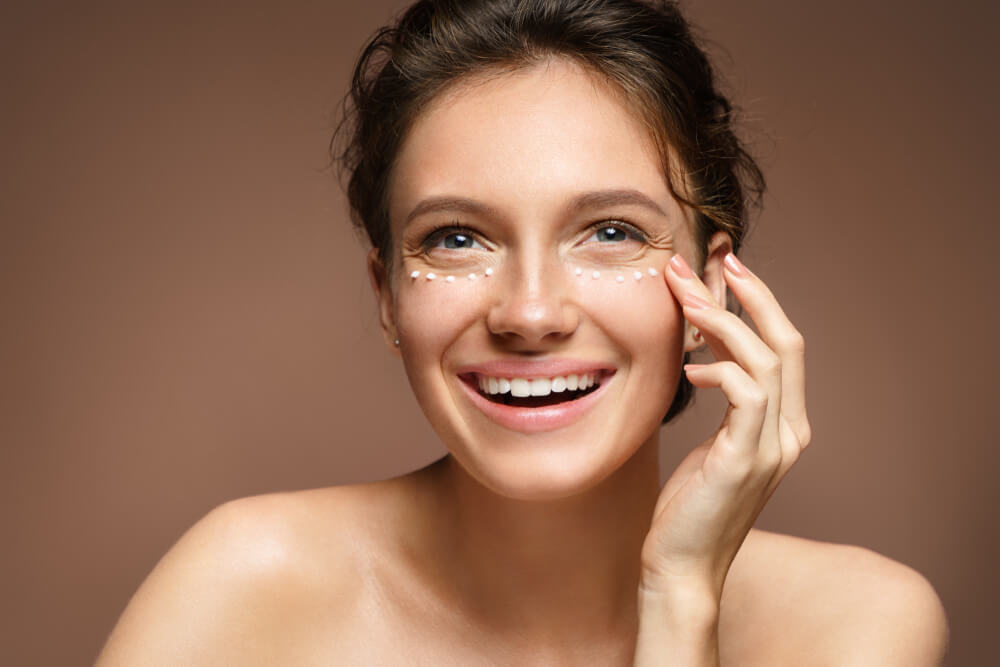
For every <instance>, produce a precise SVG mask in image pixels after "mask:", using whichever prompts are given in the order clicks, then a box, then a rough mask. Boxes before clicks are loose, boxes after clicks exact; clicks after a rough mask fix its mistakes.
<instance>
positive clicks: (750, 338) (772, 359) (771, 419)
mask: <svg viewBox="0 0 1000 667" xmlns="http://www.w3.org/2000/svg"><path fill="white" fill-rule="evenodd" d="M683 306H684V317H685V318H687V320H688V321H689V322H691V323H692V324H694V325H695V326H697V327H698V328H699V329H700V330H701V333H702V335H703V336H704V337H705V341H706V342H707V343H708V347H709V349H710V350H711V351H712V353H713V354H715V356H716V358H717V359H719V360H731V361H735V362H736V363H737V364H739V365H740V366H742V367H743V368H745V369H746V370H747V372H748V373H749V374H750V376H751V377H752V378H753V379H754V380H755V381H756V382H757V383H758V384H760V386H762V387H763V388H764V390H765V391H766V392H767V397H768V406H767V415H766V416H767V424H766V426H765V431H764V432H765V433H768V434H771V435H773V436H774V439H775V440H776V439H777V436H778V417H779V416H780V414H781V391H782V387H781V374H782V370H781V358H780V357H778V355H777V354H775V352H774V351H773V350H772V349H771V348H770V347H768V346H767V344H766V343H764V341H762V340H761V339H760V337H759V336H757V334H756V333H755V332H754V330H753V329H751V328H750V326H749V325H748V324H747V323H746V322H744V321H743V320H741V319H740V318H739V317H737V316H736V315H734V314H733V313H730V312H729V311H728V310H725V309H724V308H720V307H719V306H713V305H712V304H709V303H708V302H706V301H702V300H701V299H699V298H698V297H696V296H695V295H694V294H693V293H688V294H687V295H685V297H684V301H683Z"/></svg>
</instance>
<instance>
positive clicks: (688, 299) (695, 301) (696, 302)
mask: <svg viewBox="0 0 1000 667" xmlns="http://www.w3.org/2000/svg"><path fill="white" fill-rule="evenodd" d="M684 305H685V306H690V307H691V308H698V309H702V308H711V307H712V304H710V303H709V302H708V301H705V300H704V299H702V298H699V297H696V296H695V295H694V294H691V293H690V292H688V293H687V294H685V295H684Z"/></svg>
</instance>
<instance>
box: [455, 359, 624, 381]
mask: <svg viewBox="0 0 1000 667" xmlns="http://www.w3.org/2000/svg"><path fill="white" fill-rule="evenodd" d="M600 371H607V372H610V373H613V372H614V371H615V365H614V364H609V363H607V362H602V361H587V360H583V359H539V360H526V359H496V360H493V361H483V362H479V363H475V364H467V365H465V366H462V367H460V368H459V369H458V374H459V375H469V374H476V375H485V376H487V377H498V378H499V377H502V378H528V379H532V378H548V377H556V376H566V375H580V374H582V373H597V372H600Z"/></svg>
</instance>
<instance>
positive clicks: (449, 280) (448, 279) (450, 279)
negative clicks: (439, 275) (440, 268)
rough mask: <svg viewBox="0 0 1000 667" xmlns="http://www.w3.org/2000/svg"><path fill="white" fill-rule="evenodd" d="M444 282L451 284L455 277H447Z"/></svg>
mask: <svg viewBox="0 0 1000 667" xmlns="http://www.w3.org/2000/svg"><path fill="white" fill-rule="evenodd" d="M445 280H446V281H448V282H449V283H453V282H455V276H448V277H447V278H445Z"/></svg>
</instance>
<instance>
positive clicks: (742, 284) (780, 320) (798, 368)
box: [723, 253, 810, 447]
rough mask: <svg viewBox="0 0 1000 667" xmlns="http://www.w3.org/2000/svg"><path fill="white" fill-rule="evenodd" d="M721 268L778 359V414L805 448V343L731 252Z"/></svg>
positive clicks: (759, 280) (759, 283)
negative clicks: (779, 370) (779, 409)
mask: <svg viewBox="0 0 1000 667" xmlns="http://www.w3.org/2000/svg"><path fill="white" fill-rule="evenodd" d="M723 265H724V267H725V270H724V271H723V275H724V276H725V279H726V283H727V284H728V285H729V288H730V289H731V290H732V292H733V294H734V295H735V296H736V298H737V299H738V300H739V302H740V304H742V306H743V308H744V310H746V312H747V314H748V315H749V316H750V318H751V319H752V320H753V323H754V325H755V326H756V327H757V330H758V331H759V332H760V337H761V338H762V339H763V340H764V343H766V344H767V346H768V347H770V348H771V349H772V350H774V352H775V353H776V354H777V355H778V357H779V358H780V359H781V384H782V392H781V396H782V398H781V414H782V415H784V417H785V419H787V420H788V423H789V425H791V427H792V429H793V430H794V431H795V433H796V435H797V436H798V438H799V440H800V441H801V444H802V446H803V447H804V446H805V445H806V444H808V441H809V436H810V433H809V420H808V417H807V414H806V372H805V340H804V339H803V337H802V334H801V333H799V331H798V329H796V328H795V326H794V325H793V324H792V322H791V320H789V319H788V316H787V315H786V314H785V311H784V309H782V307H781V306H780V304H779V303H778V300H777V299H776V298H775V296H774V294H773V293H772V292H771V290H770V289H768V287H767V285H765V284H764V281H762V280H761V279H760V278H758V277H757V276H756V275H754V274H753V273H752V272H751V271H750V270H749V269H747V268H746V266H744V265H743V263H742V262H740V261H739V259H737V258H736V256H735V255H733V254H731V253H730V254H729V255H727V256H726V259H725V262H724V263H723Z"/></svg>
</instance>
